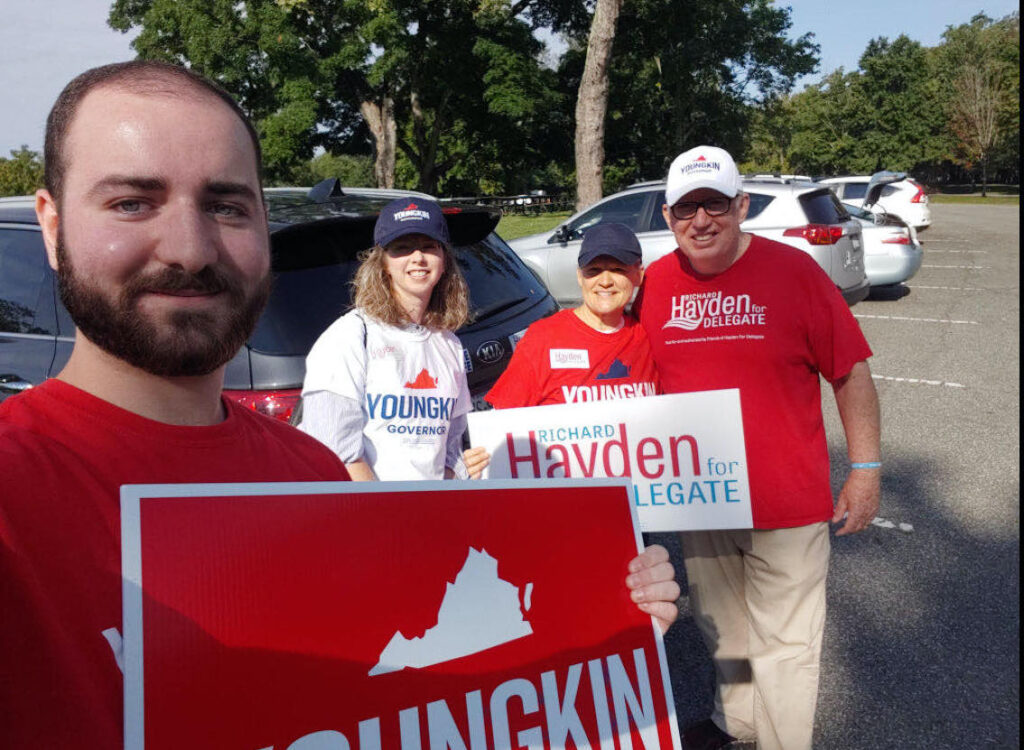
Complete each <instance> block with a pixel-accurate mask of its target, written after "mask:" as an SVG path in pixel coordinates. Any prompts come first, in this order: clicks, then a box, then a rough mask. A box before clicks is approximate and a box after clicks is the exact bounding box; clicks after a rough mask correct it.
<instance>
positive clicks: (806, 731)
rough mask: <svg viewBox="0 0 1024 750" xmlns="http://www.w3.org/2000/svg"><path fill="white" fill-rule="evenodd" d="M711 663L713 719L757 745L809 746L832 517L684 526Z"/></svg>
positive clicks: (773, 749) (770, 748) (694, 601)
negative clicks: (722, 527)
mask: <svg viewBox="0 0 1024 750" xmlns="http://www.w3.org/2000/svg"><path fill="white" fill-rule="evenodd" d="M680 536H681V538H682V544H683V556H684V558H685V564H686V575H687V578H688V579H689V585H690V604H691V606H692V607H693V612H694V617H695V619H696V622H697V626H698V627H699V628H700V631H701V634H702V635H703V636H704V641H705V643H706V644H707V647H708V650H709V651H710V652H711V655H712V658H713V659H714V662H715V675H716V677H717V683H718V687H717V691H716V694H715V713H714V714H713V715H712V719H714V721H715V723H716V724H718V726H719V727H720V728H721V729H724V730H725V731H726V732H728V733H729V734H731V735H733V736H734V737H737V738H739V739H743V740H747V741H750V740H754V739H756V740H757V744H758V748H759V750H807V749H809V748H810V747H811V741H812V737H813V734H814V710H815V707H816V704H817V700H818V671H819V670H818V665H819V660H820V657H821V636H822V631H823V630H824V627H825V577H826V574H827V572H828V557H829V537H828V524H827V523H824V522H823V523H816V524H812V525H810V526H800V527H797V528H792V529H766V530H751V529H745V530H731V531H687V532H683V533H682V534H680Z"/></svg>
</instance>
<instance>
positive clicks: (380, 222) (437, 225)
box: [373, 198, 451, 247]
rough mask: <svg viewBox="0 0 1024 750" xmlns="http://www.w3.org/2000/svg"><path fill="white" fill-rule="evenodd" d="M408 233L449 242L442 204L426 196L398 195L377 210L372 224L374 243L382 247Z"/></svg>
mask: <svg viewBox="0 0 1024 750" xmlns="http://www.w3.org/2000/svg"><path fill="white" fill-rule="evenodd" d="M407 234H422V235H426V236H427V237H429V238H430V239H432V240H437V241H438V242H443V243H444V244H445V245H450V244H451V239H450V238H449V236H448V222H447V221H445V218H444V214H443V213H442V212H441V207H440V206H439V205H437V204H436V203H435V202H434V201H432V200H427V199H426V198H398V199H397V200H393V201H391V202H390V203H389V204H387V205H386V206H384V208H382V209H381V210H380V216H378V217H377V223H376V224H375V225H374V227H373V242H374V244H376V245H380V246H381V247H387V246H388V245H389V244H391V243H392V242H394V241H395V240H397V239H398V238H399V237H404V236H405V235H407Z"/></svg>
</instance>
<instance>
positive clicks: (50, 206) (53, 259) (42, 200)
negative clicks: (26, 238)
mask: <svg viewBox="0 0 1024 750" xmlns="http://www.w3.org/2000/svg"><path fill="white" fill-rule="evenodd" d="M36 219H38V221H39V227H40V229H42V230H43V243H44V244H45V245H46V259H47V260H48V261H49V262H50V268H52V269H53V270H54V271H56V270H57V226H58V225H59V223H60V217H59V216H58V215H57V201H55V200H54V199H53V196H52V195H50V191H49V190H37V191H36Z"/></svg>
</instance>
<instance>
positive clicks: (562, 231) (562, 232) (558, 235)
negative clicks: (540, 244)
mask: <svg viewBox="0 0 1024 750" xmlns="http://www.w3.org/2000/svg"><path fill="white" fill-rule="evenodd" d="M551 239H552V241H554V242H558V243H560V244H562V245H564V244H565V243H566V242H568V241H569V239H570V232H569V227H568V226H566V225H565V224H563V225H562V226H560V227H559V228H558V229H556V230H555V233H554V235H552V237H551Z"/></svg>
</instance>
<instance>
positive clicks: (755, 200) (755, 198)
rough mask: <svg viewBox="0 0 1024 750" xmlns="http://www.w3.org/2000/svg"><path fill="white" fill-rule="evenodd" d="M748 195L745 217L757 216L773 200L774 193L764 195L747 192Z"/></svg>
mask: <svg viewBox="0 0 1024 750" xmlns="http://www.w3.org/2000/svg"><path fill="white" fill-rule="evenodd" d="M747 195H749V196H750V208H749V209H748V210H747V218H748V219H753V218H755V217H756V216H758V215H759V214H760V213H761V212H762V211H764V210H765V209H766V208H768V204H769V203H771V202H772V201H773V200H775V196H774V195H766V194H764V193H751V192H749V191H748V192H747Z"/></svg>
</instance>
